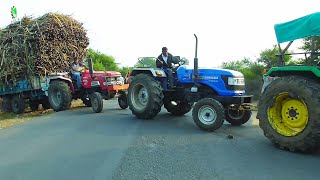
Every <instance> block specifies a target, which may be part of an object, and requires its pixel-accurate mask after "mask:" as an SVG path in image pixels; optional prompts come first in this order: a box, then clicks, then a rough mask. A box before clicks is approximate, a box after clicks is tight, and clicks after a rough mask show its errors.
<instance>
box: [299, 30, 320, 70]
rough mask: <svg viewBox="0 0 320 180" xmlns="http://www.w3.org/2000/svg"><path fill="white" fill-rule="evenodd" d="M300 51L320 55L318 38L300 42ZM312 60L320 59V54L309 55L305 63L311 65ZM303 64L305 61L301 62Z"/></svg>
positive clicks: (319, 39)
mask: <svg viewBox="0 0 320 180" xmlns="http://www.w3.org/2000/svg"><path fill="white" fill-rule="evenodd" d="M302 43H303V45H302V47H300V49H301V50H303V51H305V52H315V53H320V36H314V37H308V38H304V39H303V40H302ZM314 59H320V54H311V55H309V56H308V57H307V63H308V64H313V63H314V62H313V60H314ZM303 61H304V62H305V59H304V60H303Z"/></svg>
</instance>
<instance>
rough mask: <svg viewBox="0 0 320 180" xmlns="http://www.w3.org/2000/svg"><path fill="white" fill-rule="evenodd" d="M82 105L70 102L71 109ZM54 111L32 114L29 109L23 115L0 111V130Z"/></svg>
mask: <svg viewBox="0 0 320 180" xmlns="http://www.w3.org/2000/svg"><path fill="white" fill-rule="evenodd" d="M1 102H2V99H1V98H0V105H1ZM83 106H84V104H83V103H82V101H81V100H75V101H72V104H71V108H78V107H83ZM53 112H54V111H53V110H52V109H47V110H45V109H40V110H38V111H34V112H32V111H31V109H30V108H27V109H26V112H25V113H24V114H20V115H17V114H13V113H6V112H1V111H0V129H4V128H8V127H11V126H14V125H17V124H21V123H24V122H27V121H30V120H32V119H33V118H34V117H39V116H43V115H46V114H51V113H53Z"/></svg>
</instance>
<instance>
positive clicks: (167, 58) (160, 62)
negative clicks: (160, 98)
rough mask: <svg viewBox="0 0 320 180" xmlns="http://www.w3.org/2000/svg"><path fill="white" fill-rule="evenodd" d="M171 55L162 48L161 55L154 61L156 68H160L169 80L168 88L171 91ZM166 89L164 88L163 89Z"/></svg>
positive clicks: (165, 48)
mask: <svg viewBox="0 0 320 180" xmlns="http://www.w3.org/2000/svg"><path fill="white" fill-rule="evenodd" d="M172 60H173V56H172V54H170V53H168V48H167V47H163V48H162V53H161V54H160V55H159V56H158V58H157V61H156V66H157V68H162V69H163V70H164V72H165V73H166V74H167V77H168V80H169V86H168V88H169V89H171V88H172V87H173V75H172V68H173V67H172ZM163 88H165V89H166V87H163Z"/></svg>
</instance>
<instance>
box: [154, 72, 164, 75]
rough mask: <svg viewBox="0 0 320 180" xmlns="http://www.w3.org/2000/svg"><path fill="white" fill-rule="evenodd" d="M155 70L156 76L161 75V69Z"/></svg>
mask: <svg viewBox="0 0 320 180" xmlns="http://www.w3.org/2000/svg"><path fill="white" fill-rule="evenodd" d="M155 72H156V75H157V76H162V75H163V73H162V71H155Z"/></svg>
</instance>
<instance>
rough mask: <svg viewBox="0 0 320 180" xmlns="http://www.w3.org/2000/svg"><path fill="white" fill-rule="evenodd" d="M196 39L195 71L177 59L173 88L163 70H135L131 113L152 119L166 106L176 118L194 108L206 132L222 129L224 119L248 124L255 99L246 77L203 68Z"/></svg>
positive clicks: (196, 116) (132, 75) (236, 73)
mask: <svg viewBox="0 0 320 180" xmlns="http://www.w3.org/2000/svg"><path fill="white" fill-rule="evenodd" d="M194 36H195V38H196V50H195V58H194V68H189V67H188V66H186V65H184V61H183V60H182V59H180V57H178V56H175V58H174V59H175V60H174V62H173V63H174V64H175V68H174V69H173V75H174V79H175V80H174V87H173V88H171V89H167V87H168V86H167V85H168V83H167V76H166V74H165V72H164V71H163V70H162V69H160V68H134V69H133V70H132V72H131V76H130V79H131V80H130V85H129V90H128V104H129V108H130V110H131V111H132V113H133V114H134V115H135V116H136V117H137V118H139V119H152V118H154V117H155V116H156V115H157V114H158V113H159V112H160V111H161V107H162V106H164V107H165V108H166V109H167V111H168V112H170V113H171V114H172V115H175V116H182V115H184V114H186V113H188V112H189V111H191V109H193V110H192V116H193V120H194V122H195V123H196V125H197V126H198V127H199V128H200V129H202V130H206V131H214V130H216V129H218V128H220V127H221V126H222V124H223V123H224V120H226V121H228V122H229V123H231V124H232V125H241V124H244V123H246V122H247V121H248V120H249V119H250V117H251V110H250V108H251V99H252V96H251V95H245V79H244V76H243V74H242V73H240V72H237V71H233V70H227V69H213V68H200V69H199V68H198V58H197V46H198V38H197V36H196V35H194ZM163 82H165V83H163ZM164 86H166V87H164ZM164 89H166V90H164Z"/></svg>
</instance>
